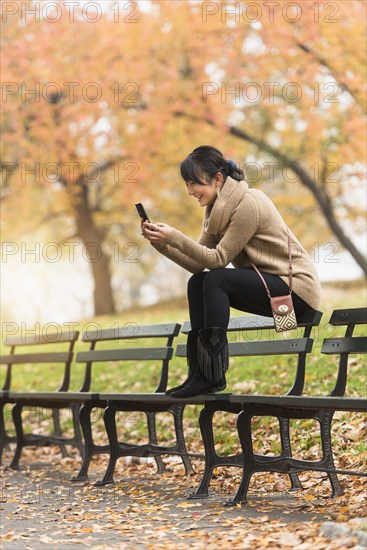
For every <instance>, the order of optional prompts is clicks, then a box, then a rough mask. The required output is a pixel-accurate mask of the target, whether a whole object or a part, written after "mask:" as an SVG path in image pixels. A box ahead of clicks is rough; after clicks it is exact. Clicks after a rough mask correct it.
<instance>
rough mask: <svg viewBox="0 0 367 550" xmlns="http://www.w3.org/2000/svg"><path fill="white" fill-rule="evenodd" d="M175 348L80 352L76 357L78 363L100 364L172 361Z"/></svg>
mask: <svg viewBox="0 0 367 550" xmlns="http://www.w3.org/2000/svg"><path fill="white" fill-rule="evenodd" d="M172 354H173V348H171V347H158V348H130V349H109V350H103V349H101V350H91V351H80V352H79V353H78V354H77V356H76V362H77V363H81V362H92V363H95V362H98V361H129V360H141V361H143V360H150V359H171V357H172Z"/></svg>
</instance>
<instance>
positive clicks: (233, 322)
mask: <svg viewBox="0 0 367 550" xmlns="http://www.w3.org/2000/svg"><path fill="white" fill-rule="evenodd" d="M321 317H322V313H321V312H319V311H312V312H309V313H307V315H305V316H304V317H303V319H300V320H299V323H298V326H299V328H298V330H297V332H298V333H299V332H300V331H301V332H302V335H301V337H296V338H291V339H284V337H283V339H278V340H275V339H274V334H275V333H274V321H273V319H272V318H271V317H263V316H259V315H246V316H241V317H231V318H230V321H229V324H228V329H227V332H228V333H233V332H234V333H236V336H238V337H239V338H240V337H241V335H242V336H243V340H244V341H241V342H230V343H229V355H230V356H231V357H235V356H242V357H251V356H256V355H257V356H263V355H287V356H292V357H293V358H294V359H295V377H294V382H293V385H292V388H291V389H290V390H289V394H290V395H300V394H301V393H302V390H303V385H304V375H305V364H306V355H307V354H308V353H310V352H311V349H312V344H313V340H312V338H310V334H311V331H312V329H313V328H314V327H317V326H318V325H319V323H320V320H321ZM190 330H191V326H190V323H189V322H188V321H186V322H185V323H184V324H183V327H182V330H181V332H182V333H185V334H187V333H188V332H189V331H190ZM264 332H265V333H266V334H267V335H268V339H267V340H264V339H263V340H260V341H259V340H257V341H245V340H246V338H247V337H248V336H249V335H253V336H252V337H253V338H256V337H257V336H258V333H264ZM176 356H177V357H185V356H186V345H185V344H178V346H177V348H176ZM229 396H230V394H227V393H218V394H215V395H203V396H198V397H194V398H185V399H179V400H177V399H175V398H170V397H169V396H165V395H159V394H157V395H148V394H135V395H126V394H125V395H122V394H112V393H111V394H105V395H103V396H102V395H101V396H100V397H99V398H100V399H103V400H105V401H106V402H107V403H108V406H107V408H106V410H105V413H104V421H105V428H106V431H107V434H108V438H109V446H110V455H109V464H108V467H107V470H106V472H105V475H104V477H103V479H102V481H101V482H100V484H101V485H103V484H107V483H112V482H113V472H114V469H115V464H116V461H117V459H118V458H119V457H121V456H125V454H126V448H125V444H124V443H120V442H119V441H118V436H117V430H116V419H115V418H116V413H117V411H119V410H124V408H125V407H126V406H127V404H128V403H130V406H132V407H133V406H134V404H135V403H137V402H149V403H150V404H151V406H153V405H154V406H156V407H161V406H162V405H163V404H164V403H166V402H168V403H175V402H177V401H179V402H180V403H183V404H186V405H188V404H203V405H204V409H203V411H202V412H201V413H200V429H201V433H202V438H203V442H204V447H205V472H204V477H203V481H202V484H201V485H200V488H199V489H198V492H197V497H199V496H207V494H208V486H209V481H210V477H211V472H212V471H213V469H214V468H215V467H217V466H221V465H234V466H242V455H236V456H234V457H220V456H218V455H217V454H216V453H215V451H214V436H213V415H214V413H215V412H216V411H217V410H225V411H228V412H233V413H236V414H237V413H239V412H240V411H241V405H240V404H238V403H230V401H229ZM279 422H280V433H281V444H282V449H283V450H282V455H284V456H286V457H288V456H291V449H290V440H289V421H288V419H286V418H284V419H283V418H280V419H279ZM156 453H162V454H163V453H165V454H176V451H175V449H174V448H162V447H161V446H159V445H149V447H147V448H146V449H145V456H149V455H152V456H154V454H156ZM189 455H190V456H193V457H199V458H204V457H203V456H201V455H198V454H195V453H189ZM290 479H291V485H292V488H293V489H296V488H300V487H301V485H300V482H299V479H298V476H297V474H296V473H293V472H292V473H291V474H290Z"/></svg>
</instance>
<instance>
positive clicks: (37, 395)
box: [7, 391, 98, 403]
mask: <svg viewBox="0 0 367 550" xmlns="http://www.w3.org/2000/svg"><path fill="white" fill-rule="evenodd" d="M7 396H8V397H9V398H10V399H15V400H16V401H23V400H24V401H26V400H27V401H29V402H35V401H37V402H42V401H43V402H45V403H46V402H50V403H60V402H65V403H74V402H78V403H81V402H83V401H91V400H92V399H97V398H98V394H96V393H92V392H85V393H82V392H69V391H56V392H48V391H26V392H22V391H8V392H7Z"/></svg>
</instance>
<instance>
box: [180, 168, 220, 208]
mask: <svg viewBox="0 0 367 550" xmlns="http://www.w3.org/2000/svg"><path fill="white" fill-rule="evenodd" d="M186 185H187V192H188V194H189V195H190V196H192V197H194V198H195V199H196V200H197V201H198V203H199V204H200V206H208V205H210V204H214V203H215V201H216V200H217V197H218V194H217V193H218V191H219V190H220V189H221V187H222V185H223V176H222V174H221V173H220V172H218V173H217V174H216V175H215V176H214V178H212V179H211V180H208V181H207V182H205V184H203V183H195V182H186Z"/></svg>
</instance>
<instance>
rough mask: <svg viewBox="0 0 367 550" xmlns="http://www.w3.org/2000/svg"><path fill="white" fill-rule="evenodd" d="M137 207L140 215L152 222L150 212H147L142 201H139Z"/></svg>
mask: <svg viewBox="0 0 367 550" xmlns="http://www.w3.org/2000/svg"><path fill="white" fill-rule="evenodd" d="M135 207H136V209H137V211H138V214H139V216H140V217H141V218H142V219H143V220H144V221H145V222H150V219H149V217H148V214H147V213H146V212H145V208H144V206H143V205H142V204H141V202H138V203H136V204H135Z"/></svg>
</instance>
